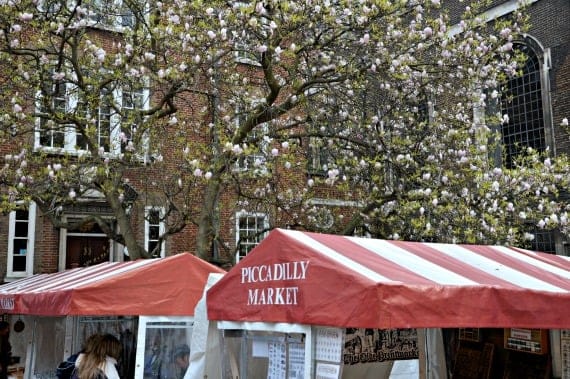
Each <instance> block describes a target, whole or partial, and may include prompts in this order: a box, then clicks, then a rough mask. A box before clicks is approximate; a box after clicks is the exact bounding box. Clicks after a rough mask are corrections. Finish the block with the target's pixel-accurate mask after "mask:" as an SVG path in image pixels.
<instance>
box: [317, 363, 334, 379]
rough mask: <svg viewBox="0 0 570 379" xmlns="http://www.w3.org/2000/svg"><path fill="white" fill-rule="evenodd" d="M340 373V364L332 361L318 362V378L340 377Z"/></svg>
mask: <svg viewBox="0 0 570 379" xmlns="http://www.w3.org/2000/svg"><path fill="white" fill-rule="evenodd" d="M339 375H340V365H335V364H332V363H323V362H318V363H317V370H316V375H315V377H316V379H338V377H339Z"/></svg>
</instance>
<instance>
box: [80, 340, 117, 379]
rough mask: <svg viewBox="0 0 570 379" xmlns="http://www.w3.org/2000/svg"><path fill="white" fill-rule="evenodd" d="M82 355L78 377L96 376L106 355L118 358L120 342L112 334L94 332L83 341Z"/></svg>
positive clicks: (82, 378)
mask: <svg viewBox="0 0 570 379" xmlns="http://www.w3.org/2000/svg"><path fill="white" fill-rule="evenodd" d="M83 353H84V356H83V358H82V359H81V362H80V364H79V378H81V379H84V378H93V377H96V376H97V374H98V372H99V371H100V368H101V365H104V364H105V362H106V358H107V357H112V358H115V359H116V360H118V359H119V357H120V356H121V353H122V346H121V342H120V341H119V340H118V339H117V338H116V337H115V336H113V335H112V334H102V335H101V334H94V335H92V336H91V337H89V338H88V339H87V341H86V342H85V349H84V351H83Z"/></svg>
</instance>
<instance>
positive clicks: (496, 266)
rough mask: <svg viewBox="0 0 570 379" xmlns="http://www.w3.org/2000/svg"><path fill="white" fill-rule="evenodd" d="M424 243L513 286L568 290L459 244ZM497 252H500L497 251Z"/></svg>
mask: <svg viewBox="0 0 570 379" xmlns="http://www.w3.org/2000/svg"><path fill="white" fill-rule="evenodd" d="M426 245H427V246H429V247H431V248H433V249H436V250H437V251H440V252H442V253H444V254H446V255H448V256H450V257H453V258H455V259H458V260H460V261H461V262H463V263H465V264H467V265H470V266H472V267H474V268H475V269H477V270H480V271H483V272H485V273H487V274H489V275H492V276H494V277H496V278H498V279H502V280H504V281H507V282H509V283H512V284H514V285H515V286H518V287H521V288H526V289H532V290H538V291H549V292H562V293H567V292H568V291H566V290H564V289H562V288H559V287H556V286H553V285H552V284H550V283H546V282H545V281H543V280H540V279H538V278H535V277H534V276H531V275H527V274H525V273H522V272H520V271H517V270H515V269H513V268H512V267H508V266H505V265H504V264H501V263H499V262H496V261H494V260H492V259H489V258H486V257H484V256H482V255H479V254H478V253H476V252H474V251H471V250H469V249H466V248H464V247H462V246H459V245H453V244H438V243H426ZM498 254H501V253H500V252H498Z"/></svg>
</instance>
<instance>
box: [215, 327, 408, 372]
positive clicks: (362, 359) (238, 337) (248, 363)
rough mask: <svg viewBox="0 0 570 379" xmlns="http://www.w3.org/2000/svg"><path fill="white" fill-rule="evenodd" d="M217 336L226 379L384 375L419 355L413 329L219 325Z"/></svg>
mask: <svg viewBox="0 0 570 379" xmlns="http://www.w3.org/2000/svg"><path fill="white" fill-rule="evenodd" d="M285 329H286V328H285ZM308 336H309V337H310V338H307V337H308ZM221 340H222V350H223V362H224V363H223V370H224V374H223V377H224V378H236V377H240V378H269V379H280V378H289V379H297V378H308V377H311V378H323V379H332V378H337V379H339V378H347V379H348V378H374V379H378V378H388V377H390V373H391V371H392V367H393V362H394V361H396V360H417V359H418V356H419V348H418V334H417V330H416V329H388V330H382V329H364V328H346V329H345V328H333V327H317V326H313V327H309V332H308V333H300V332H295V333H292V332H285V331H283V332H281V331H267V330H264V331H262V330H244V329H222V330H221ZM416 376H417V373H416Z"/></svg>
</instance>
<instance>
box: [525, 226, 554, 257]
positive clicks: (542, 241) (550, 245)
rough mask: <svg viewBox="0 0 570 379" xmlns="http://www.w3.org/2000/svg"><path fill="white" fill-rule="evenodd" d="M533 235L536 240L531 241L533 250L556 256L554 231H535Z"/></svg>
mask: <svg viewBox="0 0 570 379" xmlns="http://www.w3.org/2000/svg"><path fill="white" fill-rule="evenodd" d="M532 234H534V239H533V240H532V241H531V249H532V250H535V251H541V252H543V253H550V254H556V242H555V236H554V231H552V230H539V229H535V230H534V231H533V232H532Z"/></svg>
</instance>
